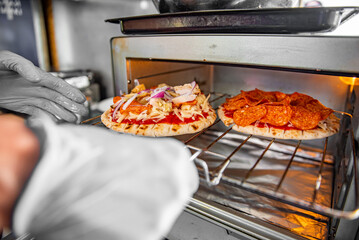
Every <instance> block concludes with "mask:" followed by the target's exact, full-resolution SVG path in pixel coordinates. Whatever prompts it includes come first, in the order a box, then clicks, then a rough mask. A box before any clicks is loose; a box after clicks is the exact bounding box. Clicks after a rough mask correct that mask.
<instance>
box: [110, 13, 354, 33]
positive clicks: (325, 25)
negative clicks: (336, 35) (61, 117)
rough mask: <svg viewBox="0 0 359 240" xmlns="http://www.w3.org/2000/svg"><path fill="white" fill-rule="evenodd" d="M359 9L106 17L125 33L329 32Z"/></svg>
mask: <svg viewBox="0 0 359 240" xmlns="http://www.w3.org/2000/svg"><path fill="white" fill-rule="evenodd" d="M358 12H359V7H320V8H271V9H242V10H211V11H193V12H180V13H168V14H167V13H166V14H155V15H144V16H135V17H126V18H115V19H107V20H105V21H106V22H110V23H116V24H120V25H121V31H122V33H123V34H169V33H261V34H266V33H268V34H283V33H284V34H290V33H305V32H328V31H332V30H334V29H335V28H337V27H338V26H339V25H340V24H341V23H343V22H345V21H346V20H348V19H349V18H350V17H352V16H354V15H356V14H357V13H358Z"/></svg>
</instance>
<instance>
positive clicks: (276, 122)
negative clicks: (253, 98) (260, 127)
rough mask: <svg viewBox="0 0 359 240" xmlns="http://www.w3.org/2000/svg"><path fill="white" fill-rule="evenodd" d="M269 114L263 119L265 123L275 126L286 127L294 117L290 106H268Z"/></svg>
mask: <svg viewBox="0 0 359 240" xmlns="http://www.w3.org/2000/svg"><path fill="white" fill-rule="evenodd" d="M266 109H267V114H266V115H265V117H263V118H262V119H261V122H263V123H269V124H271V125H273V126H284V125H286V124H287V123H288V122H289V120H290V119H291V117H292V109H291V107H290V106H285V105H282V106H273V105H266Z"/></svg>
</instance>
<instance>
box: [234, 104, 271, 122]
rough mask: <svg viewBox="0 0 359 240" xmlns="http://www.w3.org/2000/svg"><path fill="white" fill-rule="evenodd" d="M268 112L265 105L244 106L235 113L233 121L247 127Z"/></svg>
mask: <svg viewBox="0 0 359 240" xmlns="http://www.w3.org/2000/svg"><path fill="white" fill-rule="evenodd" d="M266 113H267V110H266V108H265V106H263V105H258V106H252V107H244V108H242V109H239V110H237V111H235V112H234V113H233V121H234V123H235V124H237V125H239V126H242V127H245V126H248V125H250V124H251V123H254V122H255V121H257V120H260V119H261V118H262V117H264V116H265V115H266Z"/></svg>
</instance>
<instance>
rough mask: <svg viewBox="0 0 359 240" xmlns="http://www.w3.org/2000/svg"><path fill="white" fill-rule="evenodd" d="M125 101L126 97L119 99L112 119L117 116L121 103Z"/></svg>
mask: <svg viewBox="0 0 359 240" xmlns="http://www.w3.org/2000/svg"><path fill="white" fill-rule="evenodd" d="M124 102H125V99H124V98H121V99H120V100H118V101H117V102H116V103H115V105H116V104H117V106H116V108H115V110H113V113H112V119H115V116H116V113H117V111H118V109H120V107H121V105H122V104H123V103H124Z"/></svg>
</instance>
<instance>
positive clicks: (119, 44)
mask: <svg viewBox="0 0 359 240" xmlns="http://www.w3.org/2000/svg"><path fill="white" fill-rule="evenodd" d="M111 45H112V47H111V49H112V57H113V58H112V59H113V71H114V80H115V85H116V89H115V93H116V94H118V93H119V90H120V89H122V90H123V91H127V86H126V85H127V84H126V80H127V76H126V59H128V58H145V59H157V60H166V59H170V60H175V61H176V60H177V61H191V62H200V63H215V62H220V63H225V64H237V65H238V64H240V65H245V66H257V67H270V68H273V67H274V68H276V67H277V68H286V69H291V70H301V71H305V70H307V71H313V72H318V73H321V72H334V73H336V74H339V75H341V74H342V75H347V74H348V73H349V75H356V76H359V48H358V46H359V38H352V37H318V36H292V35H274V36H269V35H171V36H140V37H137V36H131V37H116V38H113V39H112V41H111Z"/></svg>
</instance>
